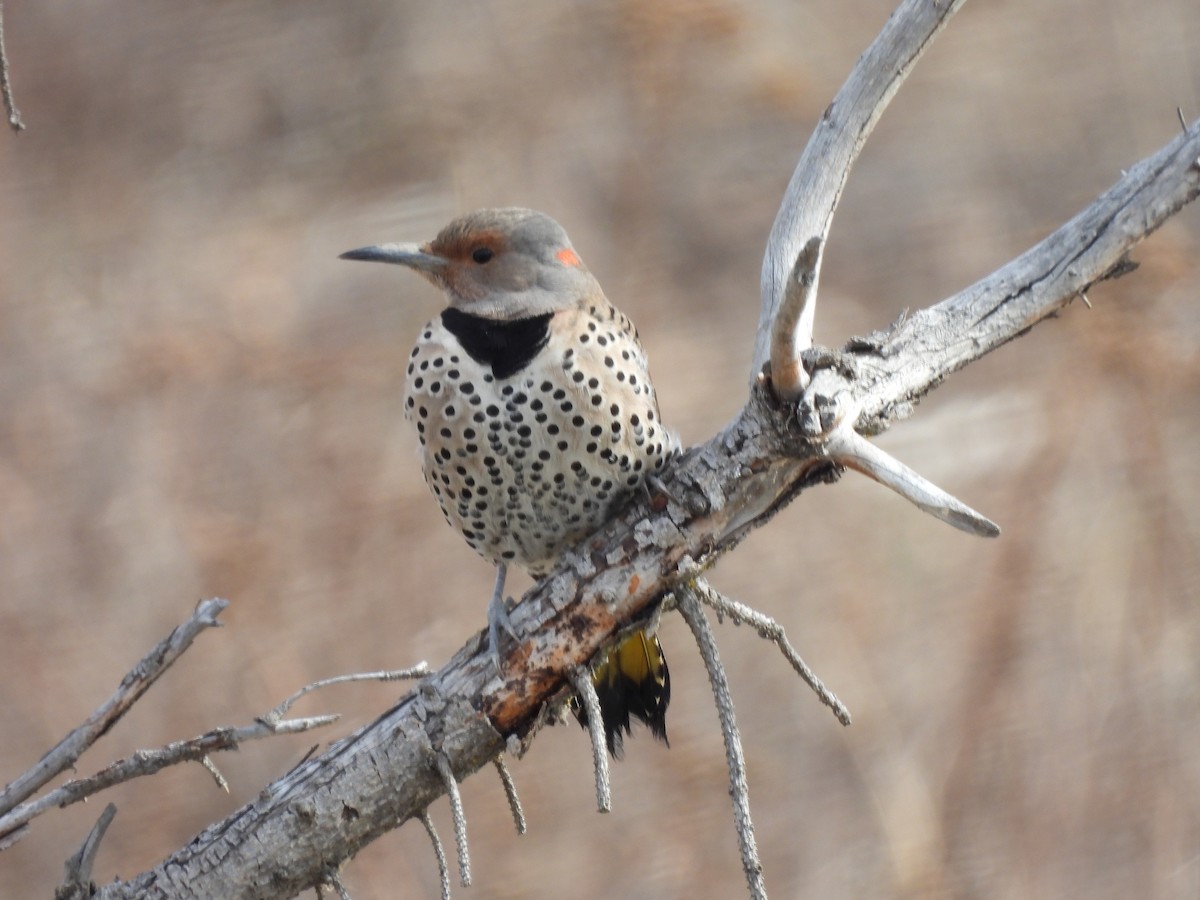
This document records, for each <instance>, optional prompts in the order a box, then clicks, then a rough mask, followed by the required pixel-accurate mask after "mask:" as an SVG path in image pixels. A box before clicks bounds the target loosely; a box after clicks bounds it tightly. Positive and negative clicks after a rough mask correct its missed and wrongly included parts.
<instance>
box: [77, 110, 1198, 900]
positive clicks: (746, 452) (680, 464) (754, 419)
mask: <svg viewBox="0 0 1200 900" xmlns="http://www.w3.org/2000/svg"><path fill="white" fill-rule="evenodd" d="M1198 160H1200V122H1198V123H1194V124H1193V125H1192V126H1191V127H1190V128H1189V129H1188V130H1187V132H1186V133H1185V134H1183V135H1180V136H1178V137H1176V138H1175V139H1174V140H1172V141H1171V142H1170V143H1169V144H1168V145H1167V146H1165V147H1164V148H1163V149H1161V150H1160V151H1159V152H1157V153H1155V154H1154V155H1153V156H1151V157H1148V158H1147V159H1145V160H1143V161H1142V162H1140V163H1138V164H1137V165H1135V166H1133V167H1132V168H1130V170H1129V171H1128V173H1127V174H1126V175H1124V176H1123V177H1122V178H1121V179H1120V181H1118V182H1117V183H1116V184H1115V185H1114V186H1113V187H1112V188H1110V189H1109V190H1108V191H1107V192H1105V193H1104V194H1103V195H1102V196H1101V197H1099V198H1098V199H1097V200H1096V201H1095V202H1094V203H1093V204H1092V205H1090V206H1089V207H1088V208H1087V209H1085V210H1084V211H1083V212H1081V213H1080V214H1079V215H1078V216H1076V217H1075V218H1074V219H1072V220H1071V221H1070V222H1068V223H1067V224H1066V225H1064V226H1063V227H1062V228H1060V229H1059V230H1058V231H1056V232H1055V233H1054V234H1052V235H1051V236H1050V237H1048V238H1047V239H1046V240H1044V241H1042V242H1041V243H1040V244H1038V245H1037V246H1035V247H1034V248H1032V249H1031V250H1029V251H1028V252H1026V253H1025V254H1023V255H1022V256H1020V257H1019V258H1017V259H1016V260H1014V261H1013V262H1011V263H1009V264H1008V265H1006V266H1004V267H1003V268H1002V269H1000V270H999V271H997V272H996V273H995V274H993V275H991V276H989V277H988V278H985V279H983V280H982V281H980V282H979V283H977V284H975V285H972V286H971V287H969V288H967V289H966V290H965V291H962V292H961V293H959V294H957V295H955V296H954V297H951V298H949V299H948V300H945V301H943V302H942V303H939V304H937V305H936V306H933V307H930V308H928V309H925V310H922V311H919V312H917V313H916V314H914V315H912V316H910V317H909V318H908V319H906V320H905V321H903V322H901V323H899V324H897V325H895V326H894V327H893V328H892V329H891V330H890V331H888V332H886V333H879V334H875V335H871V336H869V337H867V338H862V339H855V340H854V341H852V342H851V343H850V344H849V345H847V347H846V348H845V352H846V353H847V354H849V355H850V356H852V357H853V359H854V361H855V363H856V366H855V369H856V371H857V377H856V378H855V379H853V380H851V379H849V378H847V377H846V376H845V374H843V373H838V372H834V370H833V369H822V370H820V372H819V373H818V374H821V375H822V376H823V378H822V382H824V381H825V376H827V377H829V378H831V379H833V380H831V381H829V382H828V383H829V385H831V386H832V387H833V388H834V390H833V393H826V392H824V391H822V392H821V393H816V394H814V391H813V386H810V388H809V390H808V391H806V397H808V398H812V399H813V401H814V403H815V404H816V405H817V406H822V405H824V404H828V405H832V406H833V407H838V406H839V405H840V404H846V405H845V406H844V407H842V408H845V409H847V410H853V411H854V418H853V419H852V421H854V422H855V423H856V429H857V430H858V431H859V432H860V433H866V434H874V433H877V432H879V431H882V430H884V429H885V428H887V427H888V426H889V425H890V424H891V423H892V422H893V421H895V420H897V419H901V418H905V417H906V416H907V415H909V414H910V413H911V411H912V408H913V404H914V403H915V402H916V401H918V400H919V399H920V398H921V397H922V396H924V395H925V394H926V393H927V392H928V391H930V390H931V389H932V388H933V387H935V386H936V385H938V384H939V383H940V382H941V381H943V380H944V379H945V378H946V377H947V376H948V375H949V374H951V373H952V372H954V371H956V370H957V369H960V368H962V367H963V366H965V365H967V364H968V363H970V362H972V361H973V360H976V359H978V358H980V357H981V356H983V355H984V354H986V353H988V352H990V351H991V350H994V349H996V348H997V347H999V346H1001V345H1003V344H1004V343H1006V342H1007V341H1010V340H1012V339H1013V338H1015V337H1017V336H1019V335H1020V334H1021V333H1022V332H1024V331H1026V330H1027V329H1029V328H1030V327H1032V326H1033V325H1035V324H1036V323H1038V322H1039V321H1041V320H1043V319H1045V318H1046V317H1048V316H1051V315H1053V314H1054V313H1056V312H1058V311H1059V310H1061V309H1062V308H1063V307H1064V306H1066V305H1067V304H1068V303H1070V302H1071V300H1072V299H1073V298H1075V297H1076V296H1078V295H1079V293H1080V292H1081V291H1082V290H1085V289H1086V288H1088V287H1089V286H1090V285H1092V284H1093V283H1095V282H1096V281H1099V280H1101V279H1103V278H1104V277H1106V276H1107V275H1108V274H1109V273H1112V272H1113V271H1114V269H1117V268H1119V267H1121V265H1122V260H1123V259H1124V258H1125V255H1126V254H1127V253H1128V251H1129V250H1130V248H1131V247H1133V246H1134V245H1135V244H1136V243H1137V242H1138V241H1140V240H1142V239H1143V238H1144V237H1145V236H1146V235H1148V234H1150V233H1151V232H1152V231H1154V230H1155V229H1156V228H1157V227H1158V226H1160V225H1161V224H1162V223H1163V222H1164V221H1166V220H1167V219H1168V218H1170V216H1172V215H1173V214H1175V213H1176V212H1177V211H1178V210H1179V209H1180V208H1182V207H1183V206H1184V205H1185V204H1186V203H1188V202H1189V201H1190V200H1192V199H1194V198H1195V196H1196V195H1197V193H1200V165H1198ZM814 382H815V379H814ZM837 476H838V468H837V466H836V464H834V463H833V462H832V461H831V459H830V458H829V455H828V453H827V447H826V446H825V444H824V443H823V442H822V441H820V440H814V439H812V438H811V437H809V436H807V435H806V434H805V432H804V430H803V422H802V420H801V419H800V418H798V417H797V414H796V409H795V408H794V407H791V406H788V405H782V404H780V403H779V402H778V401H777V400H776V399H775V398H774V397H773V396H772V395H771V394H770V392H768V391H766V390H764V389H763V388H762V387H758V388H755V389H753V390H752V392H751V396H750V399H749V402H748V403H747V405H746V407H745V408H744V409H743V410H742V411H741V412H740V413H739V414H738V416H737V417H736V418H735V419H734V421H733V422H731V423H730V424H729V425H728V426H727V427H726V428H725V430H724V431H722V432H721V433H720V434H718V435H717V436H716V437H714V438H712V439H711V440H709V441H708V442H706V443H704V444H701V445H699V446H697V447H693V448H692V449H691V450H689V451H688V452H687V453H685V454H684V455H683V456H682V457H681V458H680V459H679V460H678V461H677V462H676V463H675V465H673V466H672V468H671V470H670V471H669V472H668V473H667V474H666V475H665V476H664V477H663V488H664V490H663V491H655V492H653V493H652V494H651V496H650V497H649V498H647V499H646V500H644V501H641V502H639V503H636V504H634V505H633V506H631V507H630V508H628V509H626V510H625V511H624V512H623V514H622V515H621V516H620V517H618V518H617V519H615V520H614V521H612V522H611V523H609V524H608V525H607V526H606V527H605V528H604V529H603V530H602V531H600V532H599V533H597V534H596V535H594V536H593V537H592V538H591V539H589V540H588V541H586V542H585V543H584V544H583V545H581V546H580V547H579V548H577V549H576V551H575V552H573V553H571V554H569V555H568V556H566V557H565V558H564V559H563V560H562V561H561V562H560V564H559V565H558V567H557V568H556V569H555V570H554V572H552V573H551V574H550V575H549V576H547V577H546V578H544V579H543V580H542V581H541V582H540V583H538V584H537V585H536V586H535V587H534V588H533V589H532V590H531V591H530V592H529V593H528V594H526V596H525V598H524V600H523V601H522V602H521V603H520V604H518V605H517V606H516V608H515V609H514V610H513V611H512V617H513V621H514V625H515V627H516V629H517V632H518V634H520V635H522V638H521V639H520V640H519V641H518V642H517V647H516V648H515V650H514V651H513V652H512V653H511V654H510V655H509V656H508V658H507V659H506V660H505V672H506V676H507V677H506V678H504V679H503V680H501V679H500V678H498V677H497V676H496V674H495V667H494V665H493V664H492V663H491V660H490V659H489V657H488V656H487V654H486V652H484V651H485V647H486V642H485V641H484V640H483V637H484V635H483V634H482V633H481V634H480V635H477V636H476V637H475V638H473V639H472V640H470V641H468V643H467V644H466V645H465V646H464V647H463V648H462V649H460V650H459V652H458V653H457V654H455V656H454V658H453V659H452V660H450V662H449V663H447V664H446V665H445V666H444V667H443V668H442V669H441V670H440V671H438V672H435V673H434V674H433V675H432V676H430V678H429V679H428V680H427V681H426V682H425V683H424V684H423V686H422V689H421V690H419V691H417V692H415V693H413V694H410V695H409V696H407V697H405V698H403V699H402V700H401V701H400V702H399V703H398V704H397V705H396V706H395V707H394V708H393V709H391V710H390V711H388V712H387V713H385V714H384V715H383V716H381V717H380V718H379V719H378V720H377V721H375V722H373V723H371V724H370V725H368V726H367V727H365V728H363V729H362V730H360V731H358V732H357V733H355V734H353V735H351V736H349V737H347V738H345V739H343V740H341V741H339V742H337V743H336V744H334V745H333V746H332V747H331V748H330V749H329V750H328V751H327V752H325V753H324V754H322V755H320V756H318V757H315V758H313V759H310V760H308V761H307V762H305V763H304V764H303V765H301V766H299V767H297V768H296V769H295V770H293V771H292V772H290V773H288V774H287V775H285V776H284V777H283V778H281V779H279V780H278V781H276V782H275V783H274V784H273V785H271V786H270V787H269V788H268V789H267V790H265V791H264V792H263V793H262V795H261V796H260V797H258V798H257V799H256V800H255V801H254V802H253V803H251V804H249V805H247V806H245V807H243V808H242V809H240V810H238V811H237V812H235V813H234V814H233V815H232V816H230V817H229V818H228V819H226V820H225V821H223V822H220V823H217V824H215V825H213V826H211V827H210V828H208V829H206V830H205V831H204V832H202V833H201V834H199V835H198V836H197V837H196V838H195V839H193V840H192V841H191V842H190V843H189V844H188V845H187V846H185V847H183V848H181V849H180V850H179V851H177V852H176V853H173V854H172V855H171V856H170V857H168V858H167V859H166V860H164V861H163V862H162V863H161V864H160V865H159V866H157V867H156V868H154V869H152V870H150V871H148V872H145V873H143V874H141V875H139V876H136V877H134V878H132V879H130V880H128V881H125V882H118V883H115V884H111V885H107V886H105V887H103V888H101V890H100V892H99V894H98V896H101V897H106V898H117V897H135V896H136V897H191V896H197V895H209V896H224V897H230V898H234V897H248V896H262V895H263V893H264V892H265V891H267V890H268V889H269V891H270V895H271V896H290V895H293V894H295V893H297V892H299V891H301V890H304V889H305V888H306V887H308V886H310V885H312V884H314V883H315V882H316V881H317V880H318V879H319V877H320V866H321V865H322V861H325V862H327V861H329V860H340V859H346V858H348V857H350V856H352V855H353V854H354V853H356V852H357V851H358V850H360V849H361V848H362V847H363V846H365V845H366V844H368V843H370V842H371V841H372V840H374V839H375V838H377V837H379V836H380V835H382V834H385V833H386V832H388V831H390V830H391V829H393V828H395V827H397V826H399V825H400V824H402V823H403V822H404V821H407V820H408V819H409V818H413V817H418V816H420V815H421V813H422V811H423V810H424V809H425V808H426V807H427V806H428V805H429V804H430V803H432V802H433V801H434V800H435V799H437V798H438V797H439V796H441V795H442V794H443V793H444V791H445V787H444V783H443V781H442V778H441V776H440V775H439V773H438V770H437V766H436V764H435V763H434V759H435V756H434V754H435V752H436V750H439V749H440V751H441V752H443V753H445V754H446V755H447V757H448V758H449V760H450V761H451V763H452V765H453V768H454V771H455V772H458V773H460V775H461V776H465V774H466V773H469V772H473V771H474V770H476V769H478V768H480V767H481V766H483V765H486V764H488V763H489V762H490V761H491V760H492V759H493V758H494V757H495V756H496V754H497V753H499V752H500V751H501V750H503V749H504V747H505V737H506V736H508V735H522V734H524V733H525V730H526V729H527V728H530V727H532V726H533V725H534V724H535V722H536V720H537V717H538V713H539V711H540V710H541V708H542V706H543V704H546V703H548V702H552V701H554V700H555V699H557V698H558V697H559V696H560V692H561V691H562V689H563V687H564V685H566V684H567V682H568V679H569V676H570V673H571V672H572V671H573V670H574V669H575V667H577V666H580V665H583V664H586V662H587V661H588V660H589V659H591V657H592V656H593V655H594V654H595V653H596V651H597V650H599V649H600V648H601V647H602V646H604V645H606V644H607V643H608V642H609V641H610V640H611V639H612V636H613V635H614V634H615V633H616V632H617V631H619V630H620V628H621V627H622V625H623V623H628V622H630V621H631V620H634V619H637V618H639V617H641V616H644V615H646V614H647V613H648V612H649V611H650V610H651V609H652V607H653V606H654V604H655V603H657V602H658V601H659V600H660V599H661V598H662V597H663V596H664V595H665V594H666V593H668V592H669V591H670V590H671V588H672V587H674V586H675V584H676V583H677V581H678V580H680V579H681V578H682V577H684V576H682V575H681V573H680V569H681V565H683V566H684V568H687V566H686V564H685V563H684V561H685V560H686V559H687V558H689V557H690V558H691V559H694V560H695V561H696V562H697V563H698V564H699V565H700V566H701V567H703V566H706V565H709V564H711V563H712V562H713V561H715V559H716V558H717V557H718V556H719V555H720V554H722V553H724V552H726V551H727V550H729V549H731V548H732V547H733V546H735V545H736V544H737V543H738V542H739V541H740V540H741V539H742V538H743V537H745V535H746V534H747V533H748V532H750V531H751V530H753V529H755V528H758V527H760V526H762V525H763V524H765V523H766V522H767V521H769V520H770V518H771V517H772V516H773V515H774V514H775V513H776V512H778V511H779V510H780V509H781V508H782V507H783V506H784V505H785V504H787V503H788V502H790V501H791V500H792V499H794V498H795V497H796V496H797V495H798V494H799V493H800V492H801V491H803V490H804V489H805V488H807V487H809V486H811V485H813V484H817V483H822V482H829V481H833V480H836V478H837ZM348 811H353V813H354V814H348Z"/></svg>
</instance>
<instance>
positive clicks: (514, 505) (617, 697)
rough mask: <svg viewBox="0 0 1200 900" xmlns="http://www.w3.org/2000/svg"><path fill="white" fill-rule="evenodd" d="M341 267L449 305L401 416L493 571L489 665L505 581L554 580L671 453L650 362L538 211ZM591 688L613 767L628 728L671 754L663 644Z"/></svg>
mask: <svg viewBox="0 0 1200 900" xmlns="http://www.w3.org/2000/svg"><path fill="white" fill-rule="evenodd" d="M342 258H343V259H355V260H370V261H376V262H387V263H395V264H398V265H402V266H407V267H409V268H410V269H413V270H414V271H416V272H417V273H419V274H420V275H422V276H424V277H425V278H426V279H427V280H429V281H431V282H432V283H433V284H434V285H436V286H437V287H439V288H441V289H442V290H443V291H444V292H445V294H446V299H447V301H448V306H447V307H446V309H444V310H443V311H442V313H441V315H440V316H438V317H437V318H435V319H433V320H432V321H431V322H429V323H428V324H427V325H426V326H425V327H424V328H423V329H422V330H421V334H420V337H418V339H417V344H416V346H415V347H414V348H413V350H412V355H411V358H410V360H409V364H408V381H407V385H406V387H405V400H404V403H405V415H406V416H407V418H408V419H409V420H410V421H412V422H413V423H415V425H416V428H417V434H418V440H419V442H420V453H421V461H422V469H423V471H424V474H425V480H426V482H428V484H429V487H430V489H431V490H432V491H433V494H434V496H435V497H436V498H437V501H438V504H439V505H440V506H441V508H442V513H443V514H444V515H445V517H446V521H448V522H449V523H450V524H451V525H453V526H454V528H455V529H457V530H458V532H459V533H460V534H461V535H462V536H463V537H464V538H466V540H467V543H468V544H470V545H471V546H472V547H473V548H475V550H476V551H477V552H478V553H479V554H480V555H482V556H483V557H485V558H486V559H488V560H490V561H491V562H492V563H494V564H495V566H496V584H495V589H494V591H493V593H492V599H491V603H490V604H489V606H488V634H489V640H490V644H491V649H492V652H493V653H494V654H495V655H496V659H497V660H499V641H500V630H501V629H503V630H505V631H507V632H509V633H510V634H511V633H512V626H511V624H510V622H509V617H508V608H507V605H506V601H505V599H504V580H505V574H506V572H507V568H508V566H509V565H511V564H516V565H519V566H521V567H523V568H524V569H526V570H527V571H528V572H529V573H530V574H532V575H534V576H535V577H536V576H541V575H544V574H545V573H547V572H549V571H550V569H551V568H553V566H554V564H555V562H557V560H558V558H559V557H560V556H561V555H562V554H563V552H564V551H566V550H567V549H568V548H570V547H571V546H572V545H573V544H575V543H577V542H578V541H580V540H582V539H583V538H585V537H587V536H588V535H589V534H591V533H592V532H594V531H595V530H596V529H597V528H598V527H599V526H600V525H601V524H602V523H603V522H604V521H605V520H606V519H607V518H608V517H609V515H610V513H611V512H612V511H613V508H614V506H615V505H617V504H619V503H620V502H621V501H622V500H623V499H625V498H626V497H627V496H628V495H629V494H631V493H632V492H634V491H637V490H638V489H639V488H640V487H641V486H642V485H643V483H644V482H645V480H646V478H647V476H648V475H650V474H651V473H653V472H655V471H657V470H659V469H661V468H662V466H663V464H664V463H665V462H666V460H667V459H668V458H669V457H670V455H671V454H672V453H674V452H675V450H676V449H677V447H678V443H677V441H676V439H675V438H674V436H673V435H672V434H671V433H670V432H669V431H667V429H666V428H664V427H663V425H662V423H661V421H660V419H659V412H658V401H657V399H656V397H655V393H654V387H653V385H652V384H651V382H650V373H649V371H648V369H647V364H646V354H645V352H644V351H643V350H642V346H641V344H640V343H639V342H638V336H637V331H636V329H635V328H634V327H633V323H632V322H630V321H629V318H628V317H627V316H626V315H625V314H624V313H622V312H621V311H620V310H618V309H617V308H616V307H615V306H613V305H612V304H611V303H610V302H609V301H608V298H607V297H605V296H604V292H603V291H602V290H601V289H600V285H599V283H598V282H597V281H596V279H595V278H594V277H593V276H592V274H591V273H590V272H589V271H588V270H587V268H586V267H585V266H584V265H583V262H582V261H581V260H580V258H579V255H578V254H577V253H576V252H575V249H574V248H573V247H572V246H571V242H570V240H569V239H568V238H567V234H566V232H565V231H564V230H563V229H562V227H561V226H560V225H559V224H558V223H557V222H555V221H554V220H553V219H551V218H550V217H549V216H546V215H544V214H542V213H539V212H534V211H533V210H528V209H515V208H514V209H483V210H478V211H477V212H473V213H470V214H468V215H465V216H462V217H461V218H458V219H456V220H454V221H453V222H451V223H450V224H449V225H447V226H446V227H445V228H444V229H442V231H441V232H440V233H439V234H438V236H437V237H435V238H434V239H433V240H432V241H429V242H428V243H425V244H420V245H418V244H381V245H379V246H374V247H363V248H361V249H359V250H351V251H349V252H348V253H343V254H342ZM593 677H594V681H595V684H596V690H597V693H598V695H599V697H600V706H601V713H602V718H603V720H604V730H605V735H606V738H607V740H608V747H609V750H610V752H612V753H613V755H614V756H620V755H621V749H622V735H623V734H628V733H629V732H630V716H633V717H635V718H637V719H640V720H641V721H643V722H644V723H646V725H648V726H649V728H650V730H651V732H652V733H653V734H655V735H656V736H657V737H659V738H661V739H662V740H663V741H664V742H665V741H666V739H667V733H666V710H667V704H668V703H669V701H670V695H671V681H670V675H669V674H668V672H667V663H666V659H665V657H664V656H663V652H662V647H661V646H660V644H659V642H658V638H657V637H655V636H653V635H648V634H646V633H644V632H639V633H637V634H634V635H633V636H631V637H629V638H627V639H626V640H625V641H624V642H623V643H621V644H620V645H619V646H617V647H615V648H613V650H611V651H610V652H609V654H608V656H607V657H606V658H605V659H604V660H602V661H601V663H600V664H599V665H598V666H597V667H596V669H595V671H594V676H593ZM576 715H577V716H582V713H581V711H579V710H578V709H577V711H576ZM581 721H583V719H582V718H581Z"/></svg>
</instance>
